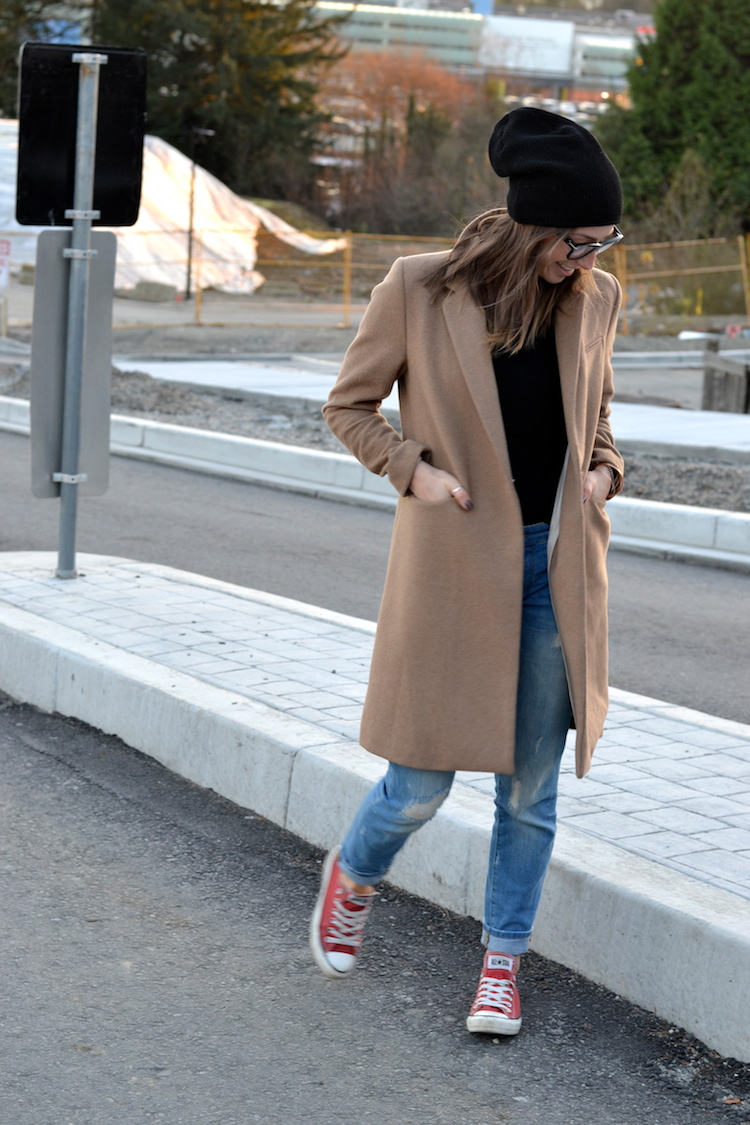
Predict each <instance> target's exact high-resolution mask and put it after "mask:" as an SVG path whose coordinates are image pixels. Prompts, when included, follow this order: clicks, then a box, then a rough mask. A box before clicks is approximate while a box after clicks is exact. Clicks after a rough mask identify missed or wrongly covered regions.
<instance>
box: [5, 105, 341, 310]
mask: <svg viewBox="0 0 750 1125" xmlns="http://www.w3.org/2000/svg"><path fill="white" fill-rule="evenodd" d="M17 156H18V122H17V121H8V120H0V237H1V236H5V237H9V238H10V240H11V243H12V247H13V250H12V263H13V266H18V265H22V264H24V263H28V264H30V265H31V264H33V263H34V261H35V258H36V235H37V234H38V232H39V230H42V229H44V228H42V227H38V228H37V227H22V226H19V225H18V223H17V222H16V219H15V209H16V163H17ZM190 180H191V162H190V159H189V158H188V157H187V156H185V155H184V154H183V153H181V152H179V151H178V150H177V149H176V148H173V147H172V145H169V144H167V143H166V141H162V140H159V139H158V138H157V137H146V141H145V146H144V153H143V189H142V195H141V209H140V212H139V214H138V222H137V223H136V224H135V226H132V227H119V228H117V229H116V230H115V233H116V235H117V243H118V245H117V276H116V282H115V284H116V285H117V287H118V288H129V287H132V286H134V285H135V284H136V283H137V282H139V281H157V282H162V283H164V284H167V285H174V286H176V287H177V289H178V290H182V289H184V288H185V278H186V259H187V231H188V227H189V222H190V218H189V217H190ZM260 226H263V227H265V228H266V229H267V230H269V231H272V232H273V234H275V235H276V236H277V237H278V238H280V239H281V240H282V241H283V242H286V243H287V244H289V245H290V246H294V247H295V248H296V249H298V250H302V251H304V252H305V253H306V254H332V253H334V252H335V251H336V250H341V249H343V247H344V245H345V240H344V239H342V238H327V239H319V238H312V237H311V236H310V235H307V234H303V233H302V231H299V230H296V229H295V227H292V226H290V225H289V223H285V222H284V221H283V220H282V219H279V218H278V216H276V215H273V214H272V213H271V212H270V211H268V210H266V208H265V207H259V206H257V204H254V203H250V202H249V201H248V200H246V199H241V198H240V197H239V196H238V195H235V194H234V192H232V191H230V190H229V188H228V187H227V186H226V185H225V184H222V183H221V181H220V180H217V179H216V177H215V176H212V175H211V173H210V172H206V170H205V169H204V168H201V167H200V166H198V165H196V168H195V188H194V206H193V266H192V280H193V285H194V286H196V285H197V284H200V285H201V286H202V287H203V288H208V287H212V288H215V289H221V290H223V291H224V292H228V293H252V292H253V291H254V290H255V289H257V288H258V286H259V285H260V284H262V282H263V276H262V274H260V273H258V271H257V270H256V269H255V261H256V256H257V255H256V243H257V237H256V236H257V232H258V228H259V227H260Z"/></svg>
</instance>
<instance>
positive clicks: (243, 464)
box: [0, 397, 750, 572]
mask: <svg viewBox="0 0 750 1125" xmlns="http://www.w3.org/2000/svg"><path fill="white" fill-rule="evenodd" d="M0 429H5V430H9V431H12V432H14V433H21V434H28V432H29V405H28V403H27V402H26V401H25V400H22V399H12V398H2V397H0ZM110 433H111V450H112V453H115V454H117V455H119V456H123V457H132V458H140V459H142V460H147V461H153V462H157V463H159V464H164V465H172V466H174V467H175V468H181V469H189V470H191V471H193V472H202V473H208V474H211V475H214V476H222V477H227V478H230V479H232V480H244V481H249V482H252V483H254V484H263V485H266V486H267V487H271V488H282V489H286V490H288V491H293V492H303V493H307V494H309V495H313V496H321V497H325V498H327V499H331V500H339V501H344V502H347V503H351V504H360V505H365V506H369V507H377V508H393V507H394V505H395V503H396V499H397V497H396V493H395V491H394V490H393V488H392V486H391V484H390V482H389V481H388V480H387V478H383V477H378V476H375V475H374V474H373V473H369V472H368V471H367V470H366V469H365V468H364V467H363V466H362V465H360V464H359V462H358V461H357V460H356V459H355V458H354V457H351V456H350V455H349V454H344V453H323V452H321V451H320V450H316V449H306V448H304V447H302V446H295V445H283V444H281V443H278V442H270V441H259V440H257V439H254V438H245V437H237V436H235V435H232V434H221V433H213V432H211V431H209V430H198V429H191V428H188V427H186V426H173V425H169V424H166V423H161V422H149V421H141V420H140V419H135V418H126V417H123V416H121V415H118V414H114V415H113V416H112V420H111V429H110ZM662 450H663V447H662ZM607 511H608V513H609V518H610V521H611V524H612V545H613V547H615V548H618V549H620V550H630V551H635V552H637V553H639V554H650V555H655V556H658V557H662V558H679V559H685V560H688V561H691V562H698V563H703V564H706V565H710V566H718V567H723V568H726V569H732V570H741V571H748V572H750V515H745V514H744V513H738V512H727V511H723V510H721V509H718V508H693V507H687V506H685V505H680V504H661V503H657V502H656V501H652V500H634V499H630V498H628V497H622V496H619V497H617V499H616V500H615V501H614V502H612V503H611V504H610V505H609V507H608V509H607Z"/></svg>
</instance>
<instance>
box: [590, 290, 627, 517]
mask: <svg viewBox="0 0 750 1125" xmlns="http://www.w3.org/2000/svg"><path fill="white" fill-rule="evenodd" d="M605 279H606V280H605ZM602 282H603V283H604V284H603V285H602V288H604V285H607V286H608V288H609V292H608V293H602V298H603V299H607V300H610V301H611V304H612V312H611V315H610V318H609V325H608V328H607V335H606V337H605V341H604V343H605V352H604V354H605V359H606V367H605V371H604V385H603V388H602V401H601V406H600V408H599V421H598V424H597V427H596V438H595V441H594V450H593V453H592V455H591V461H592V464H593V462H595V461H605V462H606V463H607V464H608V465H614V467H615V468H616V469H617V471H618V473H619V474H620V480H619V484H618V487H617V492H619V491H620V490H621V489H622V485H623V475H624V472H625V462H624V461H623V459H622V455H621V454H620V452H619V451H618V449H617V447H616V445H615V440H614V438H613V436H612V429H611V427H610V424H609V416H610V412H611V402H612V396H613V395H614V393H615V385H614V378H613V375H612V351H613V349H614V344H615V334H616V332H617V318H618V315H619V312H620V304H621V301H622V289H621V288H620V283H619V281H618V280H617V278H616V277H614V276H613V275H612V274H604V275H603V277H602ZM616 494H617V493H616V492H615V493H613V495H616Z"/></svg>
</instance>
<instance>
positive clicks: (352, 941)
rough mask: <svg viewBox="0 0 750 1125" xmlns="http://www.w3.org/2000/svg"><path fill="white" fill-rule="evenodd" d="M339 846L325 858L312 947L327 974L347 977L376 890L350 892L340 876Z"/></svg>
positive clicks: (359, 945) (360, 943) (360, 942)
mask: <svg viewBox="0 0 750 1125" xmlns="http://www.w3.org/2000/svg"><path fill="white" fill-rule="evenodd" d="M338 857H339V849H338V848H334V849H333V851H331V852H329V853H328V855H327V857H326V862H325V866H324V868H323V879H322V882H321V884H320V893H319V894H318V900H317V902H316V903H315V910H314V911H313V916H312V918H311V920H310V948H311V949H312V955H313V957H314V958H315V962H316V964H317V966H318V968H319V969H322V971H323V972H324V973H325V975H326V976H327V977H332V978H333V979H338V978H339V977H345V976H346V975H347V974H348V973H350V972H351V971H352V969H353V968H354V966H355V965H356V963H357V954H358V953H359V951H360V949H361V947H362V933H363V931H364V928H365V922H366V921H367V916H368V914H369V913H370V908H371V907H372V904H373V902H374V901H375V898H376V897H377V895H376V893H375V892H374V891H373V892H372V893H371V894H369V895H360V894H357V893H356V892H355V891H350V890H349V888H348V887H347V886H345V885H344V881H343V879H342V878H341V870H340V868H339V864H338Z"/></svg>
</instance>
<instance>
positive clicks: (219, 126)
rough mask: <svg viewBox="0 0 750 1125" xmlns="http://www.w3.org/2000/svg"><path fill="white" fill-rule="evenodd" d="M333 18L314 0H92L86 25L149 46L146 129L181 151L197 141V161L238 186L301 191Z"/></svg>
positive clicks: (97, 34) (278, 192)
mask: <svg viewBox="0 0 750 1125" xmlns="http://www.w3.org/2000/svg"><path fill="white" fill-rule="evenodd" d="M337 23H338V20H336V19H328V20H322V19H320V18H318V17H317V16H316V15H315V13H314V0H287V2H286V3H284V4H275V3H270V2H266V0H98V3H97V6H96V8H95V10H94V27H93V30H94V39H95V41H96V42H99V43H112V44H116V45H118V46H126V47H142V48H143V49H144V50H145V51H146V53H147V55H148V57H149V78H148V101H147V106H148V129H149V131H150V132H152V133H155V134H156V135H157V136H160V137H162V138H163V139H164V140H166V141H169V142H170V143H171V144H174V145H175V146H176V147H177V148H179V149H181V150H182V151H183V152H186V153H188V154H191V153H192V152H193V151H195V145H196V143H198V142H200V148H199V149H198V150H197V155H198V158H199V160H200V163H201V164H202V165H203V166H204V167H206V168H208V169H209V171H211V172H213V173H214V175H216V176H218V177H219V179H221V180H223V181H224V182H225V183H227V184H229V186H230V187H232V188H233V189H234V190H235V191H237V192H239V193H240V194H244V195H255V194H257V195H268V196H280V197H282V198H299V197H300V195H305V193H306V187H307V185H308V183H309V180H310V178H311V176H312V169H311V166H310V160H309V158H310V155H311V154H312V152H313V151H314V148H315V144H316V141H315V137H316V131H317V127H318V125H319V123H320V121H321V119H322V115H321V113H320V111H319V110H318V108H317V106H316V103H315V95H316V92H317V78H318V76H319V74H320V73H321V71H322V70H324V69H325V68H326V67H328V66H330V64H331V63H332V62H333V61H335V60H336V59H337V58H339V57H341V49H340V47H339V46H338V41H337V39H336V34H335V31H336V26H337ZM197 130H212V131H213V133H214V135H213V136H211V137H206V135H205V134H201V133H199V132H197Z"/></svg>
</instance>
